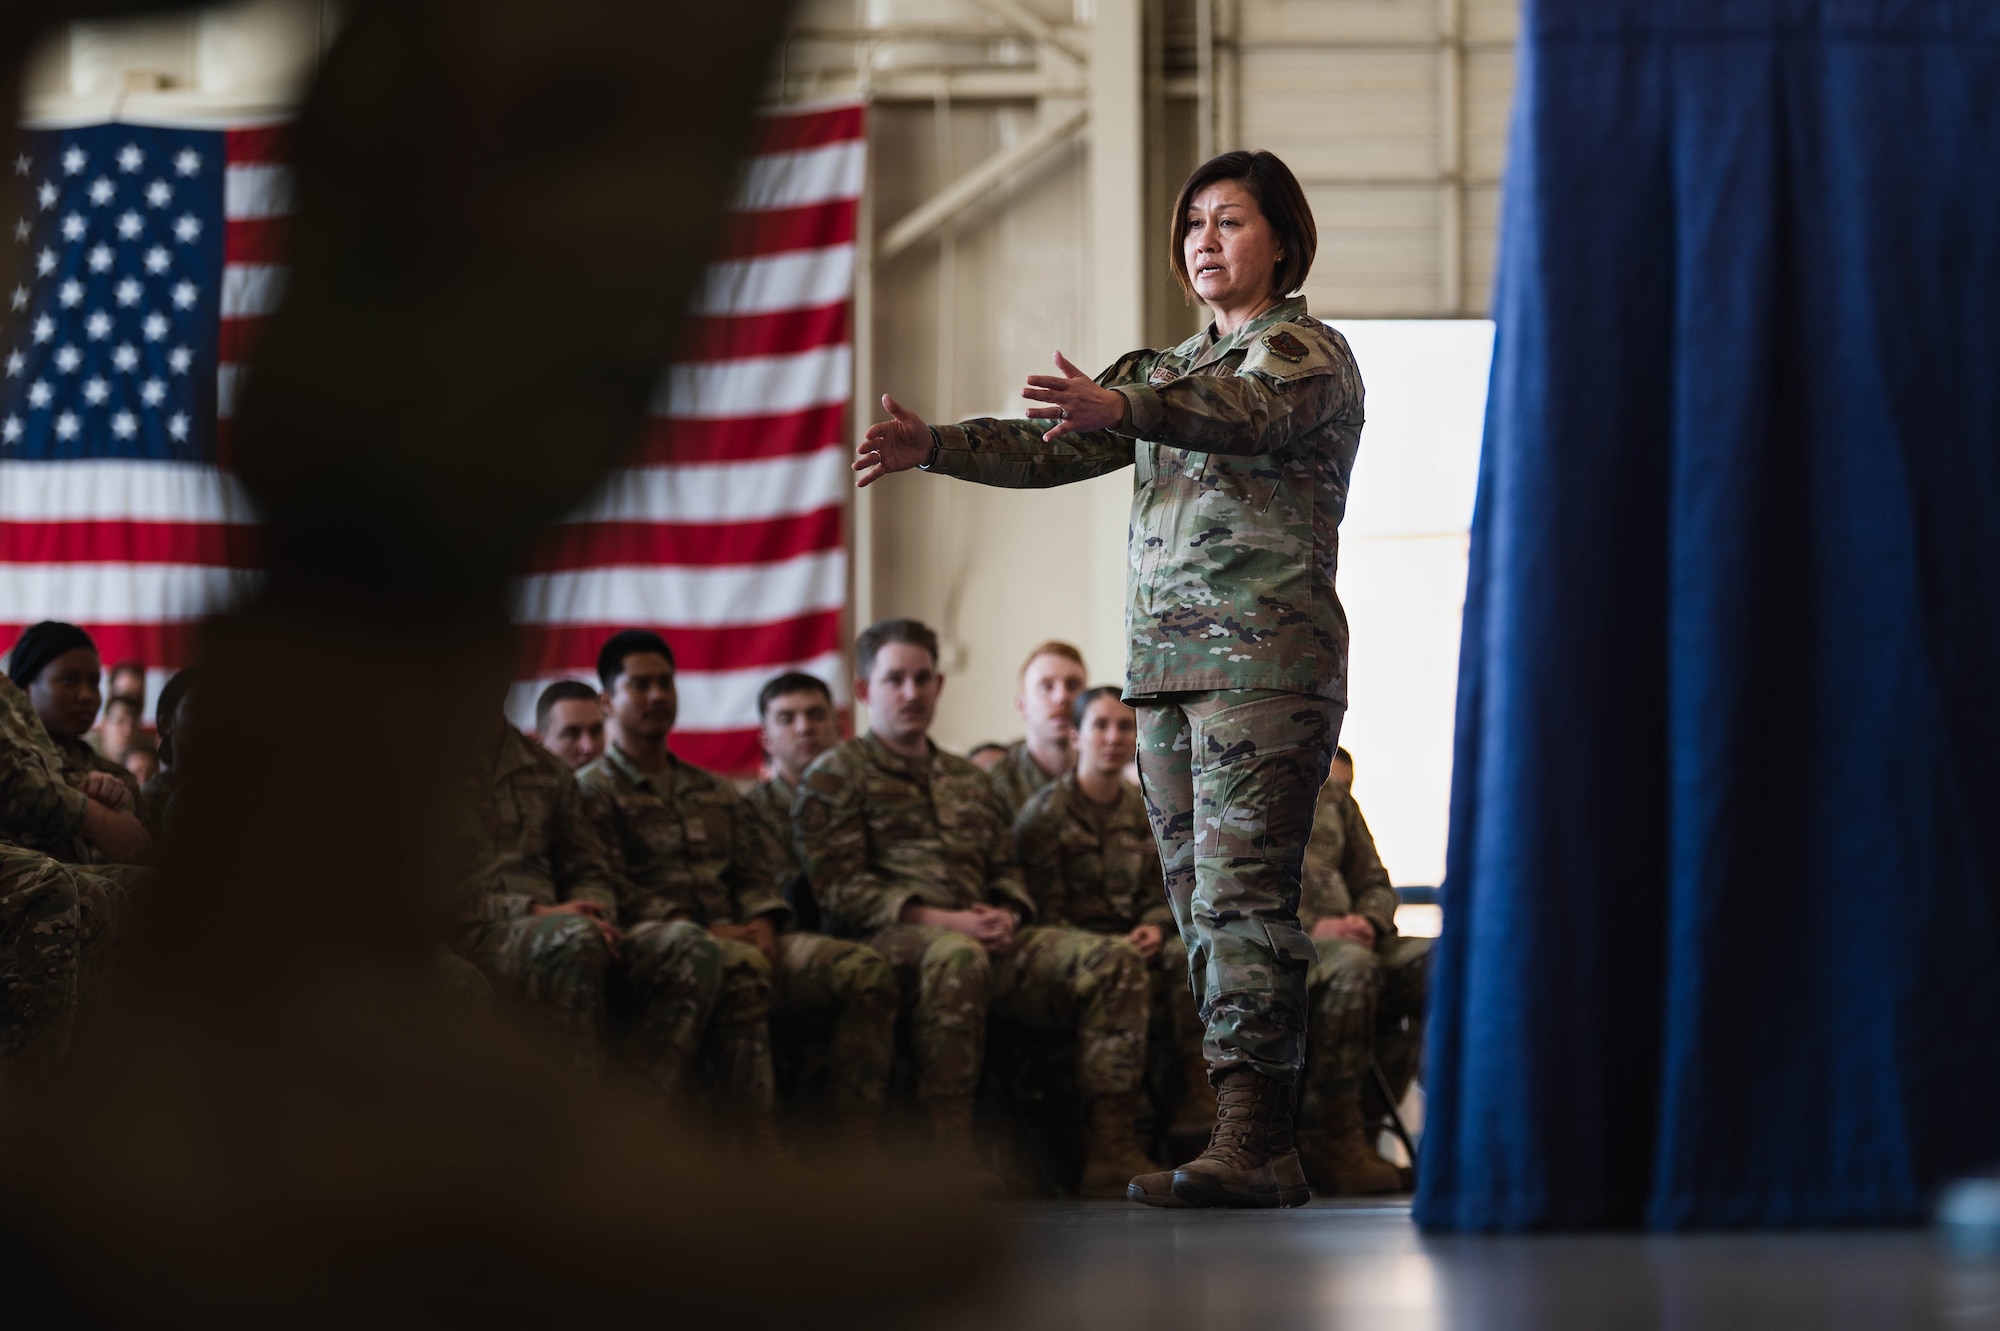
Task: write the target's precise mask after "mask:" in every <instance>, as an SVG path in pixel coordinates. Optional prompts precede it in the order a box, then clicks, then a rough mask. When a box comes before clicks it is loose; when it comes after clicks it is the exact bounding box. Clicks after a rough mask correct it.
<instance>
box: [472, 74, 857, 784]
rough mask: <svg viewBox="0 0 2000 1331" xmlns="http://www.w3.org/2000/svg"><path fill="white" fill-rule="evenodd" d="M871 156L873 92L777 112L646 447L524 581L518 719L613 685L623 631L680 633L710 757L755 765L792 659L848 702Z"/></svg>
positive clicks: (681, 678) (672, 640)
mask: <svg viewBox="0 0 2000 1331" xmlns="http://www.w3.org/2000/svg"><path fill="white" fill-rule="evenodd" d="M866 151H867V140H866V125H865V121H864V117H863V109H862V107H861V106H860V105H858V104H854V105H838V106H823V107H817V108H813V109H810V110H795V111H786V112H777V113H772V114H770V115H767V116H765V117H764V118H763V121H762V126H761V130H760V136H759V146H758V149H757V151H756V154H755V155H754V156H753V157H752V158H751V160H750V162H749V164H748V166H747V167H746V169H745V171H744V173H743V180H742V183H741V185H740V187H739V190H738V194H737V198H736V202H735V205H734V208H733V217H732V225H730V226H729V227H728V228H727V231H728V236H727V240H726V241H725V246H724V250H723V252H722V254H721V255H719V256H718V258H717V260H716V262H715V263H714V264H713V265H711V267H710V268H709V271H708V273H707V276H706V278H705V280H704V281H703V283H702V285H701V287H700V289H699V291H698V292H697V294H696V297H695V303H694V311H693V313H694V315H695V317H694V319H693V320H692V321H691V322H690V324H689V327H688V330H687V341H686V344H685V345H686V348H687V349H686V352H685V353H684V356H683V358H682V359H681V360H679V361H678V362H676V363H675V364H674V365H673V366H671V367H669V369H668V371H667V373H666V374H665V375H664V376H662V378H661V382H660V387H659V391H658V393H657V394H656V396H655V398H654V403H653V418H652V421H651V424H650V427H649V429H648V432H647V438H646V441H645V446H644V448H643V449H642V451H641V453H640V456H639V458H638V459H637V461H636V463H635V464H634V465H633V466H632V467H631V468H629V469H627V470H625V471H622V472H620V473H618V474H617V475H616V476H614V477H612V478H611V479H610V481H609V482H608V483H607V484H606V485H605V486H604V488H603V490H602V491H600V493H599V494H598V495H597V496H596V497H595V498H594V499H592V500H591V501H590V502H589V503H588V504H586V505H584V506H583V508H581V509H580V510H579V511H578V512H576V513H575V514H573V515H572V516H571V517H570V519H569V520H568V521H567V522H565V523H563V524H562V525H560V526H558V527H557V528H555V529H554V530H553V531H552V532H551V533H550V534H549V537H548V539H547V540H546V541H545V542H544V543H543V544H542V547H541V548H540V550H538V551H537V553H536V556H535V559H534V561H533V565H532V567H531V568H529V569H528V570H527V572H526V574H525V575H524V576H523V577H522V578H521V580H520V582H519V584H518V586H517V591H516V600H515V605H516V615H517V618H518V619H519V620H520V622H521V623H522V624H523V625H524V626H526V628H527V643H526V646H527V650H528V660H529V672H530V677H529V678H527V679H525V680H523V681H522V682H521V683H519V684H517V685H516V686H515V688H514V692H513V695H512V697H511V698H510V700H509V711H510V714H511V715H512V716H513V718H514V720H515V721H516V722H517V723H518V724H520V725H522V726H524V727H526V726H530V725H532V724H533V721H534V715H533V708H534V702H535V698H536V696H537V695H538V694H539V693H540V692H541V690H542V688H543V687H544V686H545V685H547V684H548V683H549V682H550V681H551V680H554V679H583V680H587V681H590V682H591V683H593V684H594V683H595V682H596V677H595V671H596V663H597V650H598V648H599V647H600V646H601V645H602V644H603V642H604V640H605V639H606V638H607V637H609V636H610V635H611V634H613V633H615V632H617V631H618V630H619V629H624V628H649V629H653V630H655V631H657V632H658V633H660V634H661V635H662V636H663V637H665V638H666V640H667V642H668V643H669V644H670V645H671V646H672V647H673V649H674V657H675V664H676V666H677V667H678V671H677V680H676V682H677V684H678V687H679V691H680V704H681V706H680V723H679V725H678V726H677V727H676V729H675V732H674V735H673V737H672V739H671V741H670V742H671V744H672V746H673V748H674V750H675V752H677V753H679V754H680V755H681V756H682V757H684V758H686V759H688V760H689V761H691V762H695V763H699V764H701V765H702V766H705V767H711V768H715V769H717V770H720V771H725V772H732V773H747V772H749V771H752V770H753V769H754V768H755V767H756V765H757V761H758V756H759V754H758V748H757V701H756V700H757V690H758V689H759V688H760V687H762V685H763V683H764V681H765V680H767V679H769V678H770V677H771V676H772V675H774V674H777V673H778V672H780V671H783V670H805V671H808V672H810V673H812V674H815V675H818V676H819V677H820V678H821V679H824V680H825V681H826V682H827V683H828V684H829V685H830V686H831V687H832V688H833V690H834V695H835V698H836V700H837V701H838V702H840V703H841V704H842V705H843V706H844V705H845V704H846V700H847V689H846V669H845V667H844V665H843V657H842V634H843V616H844V614H845V611H846V603H847V550H846V545H845V537H844V522H843V519H844V514H845V506H846V503H847V497H848V495H849V494H850V493H851V492H852V484H853V483H852V478H851V475H850V473H849V471H848V467H847V449H846V447H845V445H844V444H843V442H842V440H843V438H844V427H845V422H846V418H847V408H848V398H849V395H850V391H851V384H852V380H853V352H852V346H851V343H850V340H849V333H848V314H849V308H850V303H851V301H852V298H853V294H854V234H855V233H854V228H855V217H856V208H857V204H858V202H859V200H860V197H861V186H862V181H863V177H864V174H865V166H866Z"/></svg>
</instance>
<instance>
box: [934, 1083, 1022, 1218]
mask: <svg viewBox="0 0 2000 1331" xmlns="http://www.w3.org/2000/svg"><path fill="white" fill-rule="evenodd" d="M930 1110H931V1150H932V1152H933V1156H934V1158H935V1160H936V1162H937V1164H938V1165H939V1166H940V1167H941V1168H943V1169H946V1170H949V1171H950V1172H952V1173H954V1174H958V1175H961V1176H962V1177H964V1179H965V1180H966V1181H967V1182H968V1183H970V1184H971V1185H972V1188H973V1191H975V1192H977V1193H979V1194H981V1195H982V1196H986V1197H1001V1196H1005V1195H1006V1192H1007V1181H1006V1180H1005V1179H1003V1178H1001V1177H1000V1176H999V1175H998V1174H996V1173H994V1172H993V1171H992V1170H990V1169H988V1168H987V1167H986V1162H985V1161H984V1160H981V1159H980V1158H979V1151H978V1149H977V1148H976V1147H974V1146H973V1144H972V1097H971V1096H969V1095H962V1096H948V1097H941V1098H939V1099H936V1100H932V1101H931V1102H930Z"/></svg>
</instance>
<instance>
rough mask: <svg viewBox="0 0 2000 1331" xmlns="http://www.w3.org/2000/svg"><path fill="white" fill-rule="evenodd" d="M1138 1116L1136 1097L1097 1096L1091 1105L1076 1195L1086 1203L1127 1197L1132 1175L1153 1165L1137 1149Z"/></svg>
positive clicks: (1142, 1171)
mask: <svg viewBox="0 0 2000 1331" xmlns="http://www.w3.org/2000/svg"><path fill="white" fill-rule="evenodd" d="M1138 1117H1139V1097H1138V1096H1137V1095H1100V1096H1098V1097H1097V1099H1095V1100H1093V1101H1091V1102H1090V1146H1089V1149H1087V1150H1086V1151H1085V1152H1084V1156H1083V1178H1082V1180H1081V1181H1079V1182H1078V1184H1077V1189H1076V1193H1077V1196H1079V1197H1082V1198H1083V1199H1084V1200H1086V1201H1117V1200H1118V1199H1119V1198H1121V1197H1124V1196H1126V1195H1127V1185H1128V1184H1130V1183H1131V1181H1132V1176H1133V1175H1134V1174H1144V1173H1146V1172H1148V1171H1149V1170H1151V1169H1152V1168H1153V1162H1152V1161H1151V1160H1148V1159H1147V1158H1146V1153H1145V1152H1144V1151H1141V1150H1140V1149H1139V1136H1138V1132H1137V1130H1136V1129H1135V1127H1134V1124H1135V1123H1136V1122H1137V1120H1138Z"/></svg>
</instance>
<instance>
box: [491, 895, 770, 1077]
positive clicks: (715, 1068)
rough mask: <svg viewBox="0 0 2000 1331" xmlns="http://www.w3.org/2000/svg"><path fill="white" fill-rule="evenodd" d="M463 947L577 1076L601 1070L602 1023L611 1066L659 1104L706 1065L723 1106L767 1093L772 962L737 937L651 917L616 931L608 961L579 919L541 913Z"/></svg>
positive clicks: (592, 930) (598, 939) (599, 940)
mask: <svg viewBox="0 0 2000 1331" xmlns="http://www.w3.org/2000/svg"><path fill="white" fill-rule="evenodd" d="M470 950H471V954H472V960H473V961H474V962H475V963H476V964H477V965H478V966H479V967H480V969H482V970H483V971H485V972H486V973H487V974H488V975H489V976H491V977H492V978H493V980H494V981H495V983H496V984H498V985H500V986H501V987H502V988H504V989H505V990H507V991H509V992H510V993H512V994H513V995H514V996H516V997H518V998H519V999H521V1000H523V1001H524V1003H525V1004H526V1006H527V1009H528V1012H529V1014H530V1019H531V1020H532V1021H533V1022H534V1024H535V1025H537V1026H538V1027H540V1028H542V1029H543V1030H544V1031H546V1032H547V1033H548V1034H549V1035H550V1036H552V1037H553V1038H554V1039H555V1041H556V1042H557V1044H558V1045H559V1046H560V1048H561V1049H562V1051H563V1057H564V1059H565V1061H566V1062H567V1063H568V1064H569V1065H570V1066H571V1067H572V1068H573V1069H574V1070H576V1071H577V1072H578V1073H580V1074H582V1075H585V1076H591V1077H595V1076H597V1075H600V1074H601V1073H602V1071H603V1069H604V1064H605V1047H606V1030H607V1026H608V1027H609V1028H610V1030H611V1031H612V1032H613V1040H614V1042H615V1044H616V1047H617V1051H618V1054H619V1062H620V1064H621V1066H622V1067H623V1068H624V1069H625V1070H626V1071H629V1072H630V1073H631V1074H632V1075H633V1076H634V1077H635V1078H636V1080H637V1082H638V1084H639V1088H640V1092H641V1094H643V1095H644V1096H646V1097H647V1098H648V1099H649V1100H651V1101H652V1102H653V1103H654V1104H656V1105H657V1106H658V1107H660V1108H662V1109H684V1108H688V1107H689V1106H690V1104H691V1102H692V1101H693V1099H694V1098H695V1096H696V1093H697V1090H698V1088H699V1086H700V1084H701V1082H702V1080H703V1078H702V1075H701V1074H702V1073H703V1072H704V1071H705V1072H707V1073H708V1074H709V1075H708V1078H707V1080H708V1081H709V1082H710V1084H712V1085H713V1086H714V1087H715V1088H716V1089H717V1091H718V1092H719V1093H720V1094H721V1095H722V1096H723V1098H725V1099H726V1100H728V1101H729V1102H730V1103H731V1104H732V1105H736V1106H740V1107H743V1108H748V1109H765V1110H768V1109H769V1108H770V1107H771V1106H772V1104H773V1103H774V1102H775V1099H776V1091H775V1088H774V1085H773V1080H772V1075H771V1037H770V1025H771V971H770V967H769V966H768V965H766V964H765V962H764V958H763V956H762V955H761V954H760V953H759V952H758V951H757V949H756V948H754V947H751V946H750V945H749V944H747V943H736V942H726V941H724V940H722V939H719V938H717V937H715V936H714V935H713V934H711V933H709V932H708V930H706V929H704V928H702V927H701V926H700V925H699V924H696V923H694V922H693V921H691V920H653V921H649V922H647V923H644V924H641V925H638V926H636V927H635V928H633V929H631V930H630V931H628V932H627V933H626V935H625V941H624V942H623V944H621V946H620V955H619V957H618V958H617V959H615V960H614V959H613V957H612V955H611V951H610V949H609V948H607V947H606V946H605V944H604V939H603V936H602V935H601V934H600V933H599V932H598V930H597V927H596V926H595V925H594V924H592V923H591V922H590V921H589V920H586V919H584V918H582V917H581V916H577V915H569V914H550V915H528V916H523V917H521V918H519V919H512V920H501V921H498V922H496V923H494V924H492V925H489V926H487V927H486V928H485V929H484V930H482V931H481V932H480V934H479V935H478V937H477V939H476V941H475V942H474V944H473V946H472V948H471V949H470Z"/></svg>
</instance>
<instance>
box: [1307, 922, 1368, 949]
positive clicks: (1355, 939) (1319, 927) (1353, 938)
mask: <svg viewBox="0 0 2000 1331" xmlns="http://www.w3.org/2000/svg"><path fill="white" fill-rule="evenodd" d="M1312 936H1313V937H1314V938H1345V939H1346V940H1347V941H1349V942H1350V943H1359V944H1361V946H1363V947H1366V948H1373V947H1374V946H1375V944H1376V942H1377V941H1379V940H1377V938H1376V937H1375V925H1374V924H1373V923H1372V922H1371V921H1370V920H1369V919H1368V917H1367V916H1366V915H1329V916H1327V917H1326V918H1325V919H1323V920H1321V921H1320V922H1319V923H1317V924H1315V925H1314V926H1313V927H1312Z"/></svg>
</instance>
